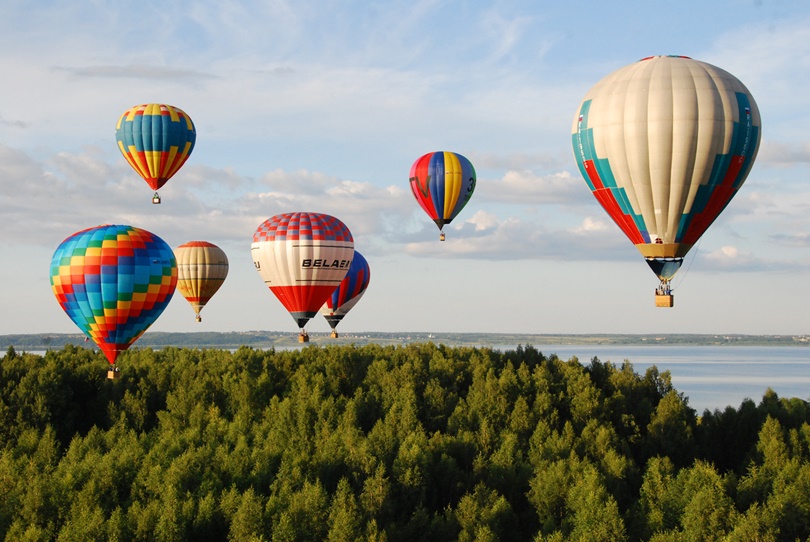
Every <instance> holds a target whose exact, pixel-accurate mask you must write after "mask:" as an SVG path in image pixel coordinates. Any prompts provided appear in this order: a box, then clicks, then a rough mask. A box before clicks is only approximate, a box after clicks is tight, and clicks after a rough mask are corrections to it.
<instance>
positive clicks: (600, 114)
mask: <svg viewBox="0 0 810 542" xmlns="http://www.w3.org/2000/svg"><path fill="white" fill-rule="evenodd" d="M760 127H761V125H760V116H759V110H758V109H757V105H756V103H755V102H754V98H753V97H752V96H751V93H750V92H748V89H747V88H746V87H745V86H744V85H743V84H742V83H741V82H740V81H739V80H738V79H737V78H735V77H734V76H733V75H731V74H730V73H728V72H726V71H724V70H722V69H720V68H717V67H715V66H712V65H711V64H707V63H705V62H700V61H697V60H693V59H691V58H687V57H680V56H657V57H650V58H645V59H643V60H640V61H638V62H635V63H633V64H630V65H629V66H625V67H624V68H621V69H619V70H616V71H615V72H613V73H611V74H609V75H608V76H606V77H605V78H604V79H602V80H601V81H599V82H598V83H597V84H596V85H595V86H594V87H593V88H592V89H591V90H590V91H588V93H587V94H586V95H585V98H584V99H583V100H582V103H581V104H580V106H579V108H578V109H577V113H576V115H575V116H574V123H573V128H572V143H573V148H574V156H575V158H576V161H577V165H578V166H579V169H580V172H581V173H582V176H583V177H584V178H585V181H586V182H587V183H588V187H589V188H590V189H591V191H592V192H593V195H594V196H595V197H596V199H597V200H598V201H599V203H600V204H601V205H602V207H604V209H605V211H607V213H608V214H609V215H610V217H611V218H612V219H613V221H614V222H615V223H616V224H617V225H618V226H619V228H621V230H622V231H623V232H624V234H625V235H626V236H627V237H628V238H629V239H630V241H632V242H633V244H634V245H635V246H636V248H638V250H639V252H641V254H642V255H643V256H644V258H645V259H646V261H647V263H648V264H649V266H650V268H651V269H652V270H653V272H654V273H655V274H656V275H657V276H658V278H659V279H660V281H661V283H660V285H659V288H658V290H657V293H658V294H659V295H658V296H657V297H656V302H657V304H659V305H661V306H672V299H673V298H672V295H671V291H670V280H671V279H672V277H673V275H674V274H675V272H676V271H677V270H678V268H679V267H680V266H681V263H682V262H683V258H684V256H685V255H686V253H687V252H689V249H691V248H692V246H693V245H694V244H695V243H697V241H698V239H699V238H700V236H701V235H703V233H704V232H705V231H706V229H707V228H708V227H709V226H710V225H711V224H712V222H714V220H715V219H716V218H717V216H718V215H719V214H720V213H721V212H722V211H723V209H725V207H726V206H727V205H728V203H729V201H731V198H733V197H734V195H735V194H736V193H737V191H738V190H739V189H740V187H741V186H742V184H743V182H744V181H745V178H746V177H747V176H748V172H749V171H750V170H751V166H752V165H753V163H754V159H755V157H756V155H757V149H758V147H759V140H760V129H761V128H760Z"/></svg>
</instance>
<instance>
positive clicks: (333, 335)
mask: <svg viewBox="0 0 810 542" xmlns="http://www.w3.org/2000/svg"><path fill="white" fill-rule="evenodd" d="M331 337H332V338H333V339H337V338H338V334H337V330H334V329H333V330H332V335H331Z"/></svg>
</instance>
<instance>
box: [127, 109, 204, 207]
mask: <svg viewBox="0 0 810 542" xmlns="http://www.w3.org/2000/svg"><path fill="white" fill-rule="evenodd" d="M115 139H116V140H117V142H118V149H119V150H120V151H121V154H123V155H124V158H126V159H127V162H129V165H130V166H132V168H133V169H134V170H135V171H136V172H137V173H138V175H140V176H141V177H142V178H143V180H144V181H146V183H147V184H148V185H149V186H150V187H151V188H152V190H154V191H155V194H154V196H152V203H160V196H159V195H158V192H157V191H158V190H159V189H160V188H161V187H162V186H163V185H164V184H166V181H168V180H169V179H171V178H172V176H173V175H174V174H175V173H177V171H178V170H179V169H180V168H181V167H182V166H183V164H185V163H186V160H188V157H189V156H190V155H191V151H192V150H194V143H195V141H196V140H197V131H196V130H195V128H194V123H193V122H192V121H191V117H189V116H188V115H187V114H186V113H185V112H184V111H183V110H182V109H180V108H178V107H174V106H171V105H166V104H142V105H136V106H134V107H131V108H129V109H127V110H126V111H125V112H124V114H123V115H121V118H119V119H118V124H117V125H116V127H115Z"/></svg>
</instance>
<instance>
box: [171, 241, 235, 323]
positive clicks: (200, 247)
mask: <svg viewBox="0 0 810 542" xmlns="http://www.w3.org/2000/svg"><path fill="white" fill-rule="evenodd" d="M174 256H175V258H177V291H178V292H180V294H181V295H182V296H183V297H185V298H186V301H188V302H189V303H190V304H191V308H192V309H194V314H196V316H197V321H198V322H201V321H202V317H201V316H200V311H201V310H202V308H203V307H204V306H205V304H206V303H208V301H210V300H211V298H212V297H213V296H214V294H215V293H217V290H219V287H220V286H222V283H223V282H225V277H227V276H228V257H227V256H226V255H225V252H223V251H222V249H221V248H219V247H218V246H216V245H214V244H212V243H209V242H207V241H191V242H189V243H186V244H184V245H180V246H179V247H177V249H176V250H175V251H174Z"/></svg>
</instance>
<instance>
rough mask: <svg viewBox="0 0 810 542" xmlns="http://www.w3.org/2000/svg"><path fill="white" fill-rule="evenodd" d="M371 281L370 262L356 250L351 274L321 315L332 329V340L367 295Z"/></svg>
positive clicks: (338, 288) (328, 300)
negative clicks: (361, 299)
mask: <svg viewBox="0 0 810 542" xmlns="http://www.w3.org/2000/svg"><path fill="white" fill-rule="evenodd" d="M370 279H371V269H370V268H369V266H368V262H367V261H366V259H365V258H364V257H363V255H362V254H360V253H359V252H357V251H356V250H355V251H354V258H353V259H352V264H351V265H350V266H349V272H348V273H346V276H345V277H343V280H342V281H340V286H338V287H337V288H335V291H334V292H332V295H331V296H329V299H327V300H326V303H324V304H323V307H321V314H322V315H323V317H324V318H326V321H327V322H328V323H329V326H330V327H331V328H332V338H335V339H336V338H337V336H338V333H337V329H336V328H337V325H338V324H339V323H340V321H341V320H343V317H344V316H346V314H347V313H348V312H349V311H350V310H352V307H354V306H355V305H356V304H357V302H358V301H360V298H361V297H363V294H364V293H366V288H368V283H369V280H370Z"/></svg>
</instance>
